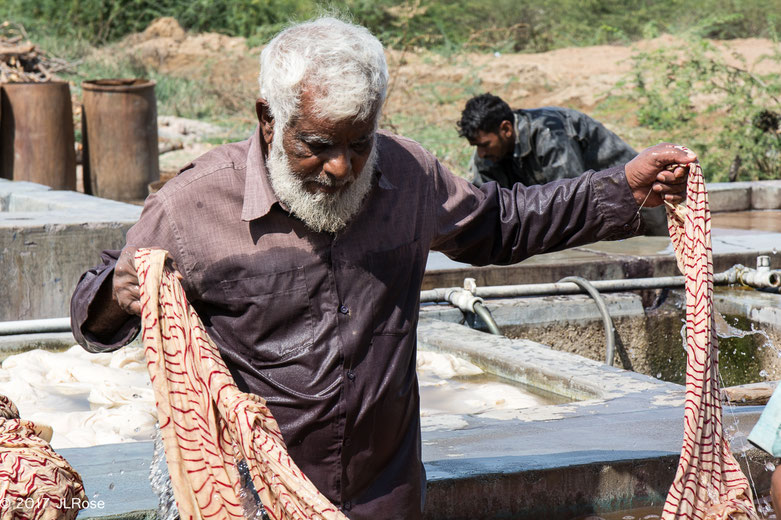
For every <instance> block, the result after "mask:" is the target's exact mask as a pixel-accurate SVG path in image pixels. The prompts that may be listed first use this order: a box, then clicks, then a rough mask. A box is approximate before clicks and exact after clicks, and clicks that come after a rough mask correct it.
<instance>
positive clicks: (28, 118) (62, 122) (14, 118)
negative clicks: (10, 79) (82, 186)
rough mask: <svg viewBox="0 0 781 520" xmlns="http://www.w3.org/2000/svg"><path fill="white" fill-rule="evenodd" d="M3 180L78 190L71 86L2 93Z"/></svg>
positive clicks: (10, 87)
mask: <svg viewBox="0 0 781 520" xmlns="http://www.w3.org/2000/svg"><path fill="white" fill-rule="evenodd" d="M0 98H2V100H1V101H0V105H2V108H0V114H2V117H1V118H0V177H3V178H5V179H11V180H15V181H30V182H37V183H39V184H45V185H47V186H51V187H52V188H54V189H58V190H75V189H76V152H75V150H74V136H73V106H72V105H71V96H70V88H69V86H68V84H67V83H65V82H61V81H52V82H48V83H5V84H3V85H2V88H0Z"/></svg>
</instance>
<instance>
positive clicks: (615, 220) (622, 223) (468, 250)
mask: <svg viewBox="0 0 781 520" xmlns="http://www.w3.org/2000/svg"><path fill="white" fill-rule="evenodd" d="M694 159H695V156H694V154H690V152H688V151H687V150H685V149H683V148H681V147H675V146H674V145H671V144H669V143H665V144H662V145H657V146H656V147H653V148H650V149H648V150H645V151H644V152H643V153H641V154H640V155H639V156H638V157H637V158H636V159H634V160H633V161H631V162H630V163H629V164H627V166H626V169H624V168H622V167H617V168H611V169H609V170H605V171H601V172H594V171H590V172H586V173H585V174H583V175H580V176H578V177H577V178H574V179H567V180H561V181H557V182H553V183H549V184H546V185H541V186H530V187H523V186H514V187H513V188H512V189H499V188H498V187H497V186H496V185H495V184H492V183H491V184H486V185H485V186H483V187H482V188H480V189H479V190H478V189H477V188H474V187H472V186H468V185H466V183H463V182H461V181H460V180H459V179H456V178H454V177H453V176H452V174H449V172H447V170H445V169H444V167H442V166H441V165H440V164H439V163H436V164H435V167H436V169H437V173H436V175H434V188H433V193H434V195H433V198H434V204H433V207H434V208H436V212H437V214H436V216H435V219H436V222H437V226H438V227H437V230H436V236H435V238H434V239H433V240H432V248H433V249H436V250H439V251H442V252H444V253H445V254H447V255H448V256H450V257H451V258H454V259H457V260H460V261H464V262H469V263H472V264H475V265H485V264H490V263H494V264H497V263H501V264H508V263H515V262H519V261H521V260H523V259H524V258H527V257H529V256H532V255H535V254H539V253H545V252H549V251H556V250H561V249H565V248H568V247H574V246H577V245H583V244H587V243H590V242H595V241H598V240H610V239H617V238H625V237H629V236H633V235H634V234H636V233H638V232H640V231H641V230H642V223H641V221H640V220H639V217H638V215H637V213H638V208H639V206H640V204H641V203H643V202H645V204H644V206H646V207H652V206H658V205H659V204H661V203H662V198H663V197H664V199H665V200H668V201H669V202H672V203H675V202H678V201H680V200H682V199H683V197H684V196H685V190H686V185H685V180H686V179H685V173H686V171H687V169H685V168H680V167H679V168H675V169H674V170H673V171H668V170H667V168H668V166H669V165H672V164H675V163H680V164H685V163H689V162H691V161H693V160H694ZM649 191H650V192H651V193H650V194H649ZM646 196H647V200H646Z"/></svg>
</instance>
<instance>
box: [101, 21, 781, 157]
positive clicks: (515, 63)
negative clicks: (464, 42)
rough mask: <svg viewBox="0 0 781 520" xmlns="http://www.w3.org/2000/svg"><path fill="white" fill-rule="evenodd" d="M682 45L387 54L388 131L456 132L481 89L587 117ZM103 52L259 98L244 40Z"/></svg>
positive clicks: (144, 40) (170, 27) (170, 37)
mask: <svg viewBox="0 0 781 520" xmlns="http://www.w3.org/2000/svg"><path fill="white" fill-rule="evenodd" d="M681 43H683V42H682V40H680V39H678V38H676V37H674V36H669V35H665V36H661V37H659V38H656V39H653V40H645V41H641V42H638V43H636V44H634V45H631V46H621V45H602V46H595V47H580V48H566V49H558V50H554V51H549V52H544V53H538V54H499V53H496V54H490V53H468V54H457V55H453V56H443V55H441V54H436V53H432V52H429V51H423V50H416V49H410V50H389V51H388V53H387V58H388V65H389V69H390V73H391V84H390V90H389V96H388V100H387V103H386V107H385V121H384V123H385V125H384V126H389V127H390V128H391V129H394V130H401V129H403V128H406V127H409V121H410V120H413V124H416V125H418V127H420V126H425V125H432V124H435V125H439V126H443V125H444V126H446V127H452V128H453V129H454V130H453V131H454V132H455V121H456V120H457V119H458V117H459V115H460V111H461V109H462V108H463V104H464V102H465V101H466V100H467V99H468V98H469V97H471V96H472V95H474V94H476V93H480V92H485V91H490V92H492V93H494V94H497V95H499V96H501V97H503V98H504V99H505V100H506V101H507V102H508V103H509V104H510V105H511V106H512V107H514V108H515V107H536V106H544V105H559V106H568V107H572V108H576V109H579V110H583V111H585V112H587V113H592V112H593V111H594V109H595V107H597V106H598V104H599V103H600V102H601V101H603V100H604V99H606V98H607V97H608V96H609V95H610V90H611V88H613V87H614V86H615V85H616V83H618V82H619V81H620V80H621V79H622V78H625V77H626V75H627V73H628V72H629V71H630V69H631V56H632V55H633V53H635V52H637V51H649V50H653V49H657V48H659V47H671V46H675V45H679V44H681ZM714 43H716V45H717V46H718V47H719V48H720V49H722V50H723V53H724V56H725V57H726V58H727V59H728V61H730V62H731V63H732V64H735V65H741V64H740V62H739V61H738V60H737V59H736V58H735V57H734V55H739V56H742V57H744V59H745V60H746V63H748V64H749V65H751V66H752V67H754V68H753V69H752V70H753V72H757V73H766V72H779V73H781V64H779V63H778V62H777V61H776V62H774V61H771V60H766V61H760V60H759V59H760V57H761V56H762V55H766V54H772V52H773V50H774V46H775V49H776V50H778V44H774V43H773V42H772V41H771V40H764V39H740V40H731V41H726V42H714ZM101 52H107V53H112V54H114V55H115V53H127V54H130V55H132V56H133V58H134V59H136V60H138V61H140V62H141V63H142V64H143V65H144V66H146V67H147V68H149V69H155V70H159V71H160V72H162V73H166V74H171V75H174V76H182V77H191V78H205V79H207V80H208V81H209V82H210V83H212V84H213V85H215V86H217V87H220V86H224V90H225V92H226V95H232V96H246V99H248V100H251V99H253V98H254V97H255V96H256V92H257V73H258V55H259V53H260V48H250V47H248V45H247V42H246V40H245V39H244V38H234V37H228V36H224V35H220V34H215V33H205V34H191V33H187V32H186V31H184V30H183V29H182V28H181V27H180V26H179V24H178V23H177V22H176V20H174V19H172V18H161V19H159V20H157V21H155V22H153V23H152V24H151V25H150V26H149V27H148V28H147V29H146V30H145V31H144V32H142V33H138V34H134V35H131V36H128V37H127V38H125V39H124V40H122V41H121V42H120V43H118V44H116V45H114V46H112V47H110V48H107V49H103V50H102V51H101ZM741 66H742V65H741ZM237 89H238V91H237ZM250 103H251V102H250ZM250 103H248V105H250ZM250 106H251V105H250ZM611 117H612V116H610V115H608V116H607V119H602V120H603V122H604V123H605V124H606V125H607V126H608V127H609V128H611V129H613V130H614V131H616V132H618V133H619V134H620V135H623V136H625V135H627V134H630V135H629V137H630V138H629V139H627V140H629V141H630V143H631V144H634V145H636V146H637V145H640V146H646V143H642V142H638V141H642V139H634V141H635V142H633V139H632V135H631V133H632V131H631V128H629V127H631V126H632V125H633V121H632V117H631V114H629V115H626V114H625V115H623V116H620V117H619V116H616V117H615V119H614V120H611ZM399 122H401V123H405V124H399ZM397 126H398V127H400V128H397ZM625 138H626V137H625ZM460 160H462V158H460Z"/></svg>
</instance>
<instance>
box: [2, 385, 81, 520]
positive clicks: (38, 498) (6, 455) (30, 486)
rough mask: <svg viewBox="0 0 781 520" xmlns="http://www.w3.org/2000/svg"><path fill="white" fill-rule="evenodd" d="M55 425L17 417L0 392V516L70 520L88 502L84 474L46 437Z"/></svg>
mask: <svg viewBox="0 0 781 520" xmlns="http://www.w3.org/2000/svg"><path fill="white" fill-rule="evenodd" d="M51 434H52V432H51V428H49V427H47V426H38V425H36V424H35V423H33V422H30V421H26V420H24V419H20V418H19V411H18V410H17V408H16V406H15V405H14V403H13V402H11V400H10V399H8V398H7V397H5V396H2V395H0V518H2V519H3V520H72V519H73V518H76V515H77V514H78V512H79V510H80V509H82V508H83V507H86V505H87V496H86V495H85V494H84V486H83V485H82V482H81V477H80V476H79V474H78V473H76V471H75V470H74V469H73V468H72V467H71V466H70V465H69V464H68V462H67V461H66V460H65V459H64V458H63V457H62V456H60V455H59V454H57V453H56V452H55V451H54V450H53V449H52V448H51V446H49V443H48V440H49V439H51Z"/></svg>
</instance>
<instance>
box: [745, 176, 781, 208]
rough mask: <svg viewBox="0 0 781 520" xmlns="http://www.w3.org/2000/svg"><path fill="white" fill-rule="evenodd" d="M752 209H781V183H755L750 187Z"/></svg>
mask: <svg viewBox="0 0 781 520" xmlns="http://www.w3.org/2000/svg"><path fill="white" fill-rule="evenodd" d="M751 207H752V209H781V181H757V182H754V183H752V186H751Z"/></svg>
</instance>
